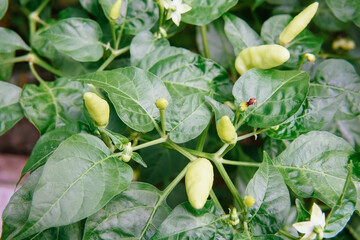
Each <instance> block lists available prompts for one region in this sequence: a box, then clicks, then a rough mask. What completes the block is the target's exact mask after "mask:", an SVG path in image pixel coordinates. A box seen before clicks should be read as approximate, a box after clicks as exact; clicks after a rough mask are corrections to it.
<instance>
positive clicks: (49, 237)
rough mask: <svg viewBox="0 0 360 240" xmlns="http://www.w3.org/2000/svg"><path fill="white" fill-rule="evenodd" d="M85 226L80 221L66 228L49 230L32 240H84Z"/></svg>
mask: <svg viewBox="0 0 360 240" xmlns="http://www.w3.org/2000/svg"><path fill="white" fill-rule="evenodd" d="M83 225H84V224H83V221H80V222H76V223H73V224H70V225H66V226H61V227H54V228H49V229H47V230H45V231H43V232H41V233H40V234H36V235H35V236H34V237H32V238H31V240H53V239H61V240H82V235H83V231H84V226H83Z"/></svg>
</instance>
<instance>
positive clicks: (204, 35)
mask: <svg viewBox="0 0 360 240" xmlns="http://www.w3.org/2000/svg"><path fill="white" fill-rule="evenodd" d="M201 37H202V42H203V47H204V54H205V57H206V58H211V55H210V50H209V45H208V40H207V32H206V25H203V26H201Z"/></svg>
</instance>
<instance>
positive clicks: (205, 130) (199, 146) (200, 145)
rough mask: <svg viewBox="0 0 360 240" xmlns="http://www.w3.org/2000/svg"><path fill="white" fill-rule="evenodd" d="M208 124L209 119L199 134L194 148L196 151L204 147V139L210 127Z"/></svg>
mask: <svg viewBox="0 0 360 240" xmlns="http://www.w3.org/2000/svg"><path fill="white" fill-rule="evenodd" d="M210 124H211V120H210V122H209V124H208V125H207V126H206V128H205V129H204V131H203V132H202V133H201V134H200V136H199V140H198V142H197V144H196V150H198V151H202V150H203V149H204V145H205V140H206V136H207V133H208V131H209V128H210Z"/></svg>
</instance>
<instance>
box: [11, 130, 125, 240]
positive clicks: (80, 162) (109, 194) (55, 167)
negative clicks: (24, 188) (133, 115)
mask: <svg viewBox="0 0 360 240" xmlns="http://www.w3.org/2000/svg"><path fill="white" fill-rule="evenodd" d="M110 154H111V152H110V150H109V149H108V148H107V147H106V146H105V144H104V143H103V142H102V141H101V140H100V139H98V138H97V137H94V136H92V135H88V134H76V135H73V136H71V137H70V138H68V139H67V140H65V141H64V142H63V143H62V144H61V145H60V146H59V147H58V148H57V149H56V150H55V152H54V153H53V154H52V155H51V157H50V158H49V159H48V161H47V163H46V165H45V166H44V169H43V172H42V175H41V177H40V179H39V182H38V184H37V185H36V188H35V191H34V195H33V198H32V202H31V210H30V213H29V218H28V220H27V222H26V224H25V225H24V227H23V228H22V229H21V231H20V232H19V233H18V234H17V235H16V237H15V238H14V239H21V238H24V237H27V236H31V235H32V234H35V233H37V232H41V231H43V230H45V229H47V228H50V227H57V226H61V225H67V224H71V223H74V222H77V221H79V220H81V219H83V218H85V217H88V216H90V215H92V214H94V213H95V212H96V211H98V210H99V209H101V208H102V207H104V206H105V205H106V204H107V203H108V202H109V201H110V199H112V198H113V197H114V196H115V195H117V194H119V193H120V192H122V191H124V190H125V189H126V188H127V187H128V186H129V184H130V181H131V178H132V169H131V167H129V166H128V165H127V164H125V163H123V162H122V161H120V160H119V159H118V158H116V157H112V156H111V155H110ZM49 193H51V195H49Z"/></svg>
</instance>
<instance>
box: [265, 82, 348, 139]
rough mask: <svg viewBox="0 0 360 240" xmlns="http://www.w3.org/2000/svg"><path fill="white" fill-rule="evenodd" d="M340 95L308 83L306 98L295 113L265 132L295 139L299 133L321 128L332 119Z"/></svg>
mask: <svg viewBox="0 0 360 240" xmlns="http://www.w3.org/2000/svg"><path fill="white" fill-rule="evenodd" d="M339 100H341V98H340V97H333V96H332V95H331V94H330V93H329V91H328V88H327V86H325V85H318V86H316V85H315V86H314V85H312V84H310V88H309V93H308V96H307V99H306V100H305V102H304V103H303V105H302V106H301V108H300V109H299V111H298V112H297V113H295V114H294V115H293V116H291V117H290V118H289V119H287V120H286V121H285V122H283V123H281V124H280V125H278V126H279V129H277V130H274V129H270V130H268V131H267V132H266V133H267V134H268V135H269V136H271V137H272V138H277V139H295V138H297V137H298V136H300V135H301V134H305V133H308V132H311V131H315V130H321V129H322V128H323V127H324V126H325V125H326V124H327V123H329V122H331V121H332V120H333V117H334V115H335V113H336V111H337V108H338V102H339Z"/></svg>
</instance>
